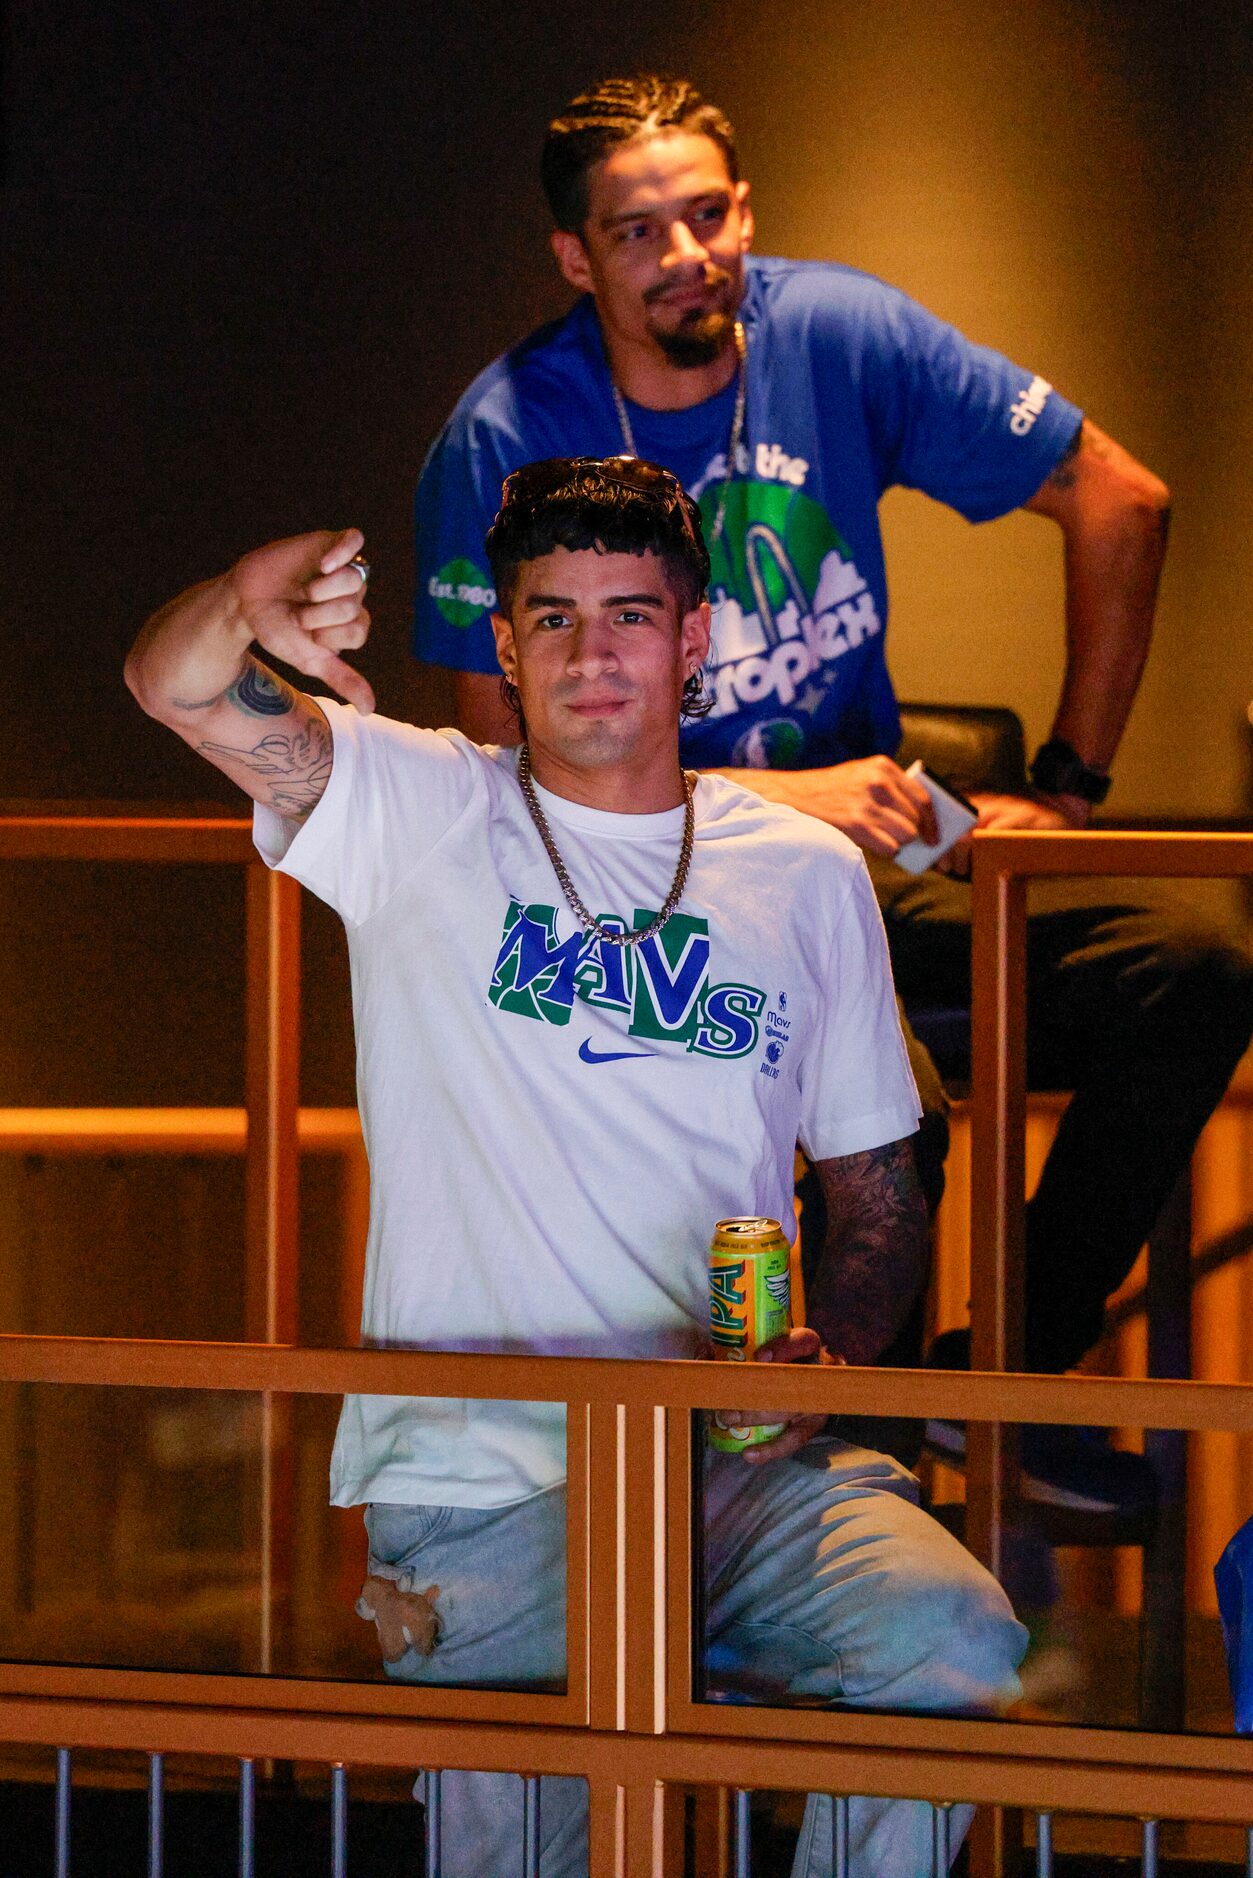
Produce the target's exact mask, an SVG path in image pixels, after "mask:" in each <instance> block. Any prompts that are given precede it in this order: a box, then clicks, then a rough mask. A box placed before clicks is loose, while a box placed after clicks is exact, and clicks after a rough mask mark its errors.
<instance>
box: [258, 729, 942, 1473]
mask: <svg viewBox="0 0 1253 1878" xmlns="http://www.w3.org/2000/svg"><path fill="white" fill-rule="evenodd" d="M323 709H324V710H325V711H326V715H327V718H328V719H329V721H330V725H331V729H332V732H333V735H334V750H335V760H334V765H333V768H332V772H331V779H330V782H329V784H328V785H327V789H326V792H325V794H324V795H323V797H322V799H321V801H320V802H319V803H318V805H317V807H316V808H315V809H314V811H313V813H312V815H311V816H310V817H309V819H308V821H307V822H306V823H305V824H304V826H303V827H302V828H300V829H299V830H298V831H295V832H293V829H292V826H291V825H290V824H287V823H284V822H283V821H281V820H280V819H279V818H278V817H277V816H276V815H275V814H273V813H272V812H271V811H269V810H267V809H263V808H258V810H257V812H256V823H255V833H256V842H257V847H258V849H259V850H260V853H261V854H262V856H263V858H264V859H265V860H266V861H267V862H269V863H270V865H272V866H276V867H282V868H284V869H285V870H286V871H287V872H288V873H290V874H293V875H295V877H296V878H297V879H298V880H301V881H303V882H304V884H305V885H306V886H307V887H309V888H311V889H312V891H313V892H314V893H316V894H318V895H319V897H320V898H322V899H323V900H325V901H327V902H328V904H329V905H331V906H332V907H334V908H335V910H336V911H337V912H338V913H339V914H340V915H341V917H342V919H343V921H344V925H345V927H346V928H347V933H348V947H349V955H350V959H351V965H352V988H353V1012H354V1018H355V1023H356V1036H357V1083H358V1097H359V1101H360V1106H361V1119H362V1126H363V1129H364V1133H365V1142H366V1147H367V1150H368V1152H369V1157H370V1229H369V1240H368V1245H367V1251H366V1275H365V1297H364V1303H363V1310H362V1324H361V1327H362V1334H363V1337H364V1338H365V1339H366V1340H367V1341H368V1342H370V1343H372V1344H380V1343H381V1344H389V1345H404V1346H406V1347H411V1348H419V1349H433V1350H498V1351H500V1350H516V1351H530V1352H535V1353H547V1354H550V1355H563V1354H571V1355H583V1356H586V1355H594V1356H696V1355H701V1354H703V1353H704V1352H705V1350H706V1347H707V1344H706V1325H707V1313H708V1301H707V1292H706V1267H705V1259H706V1253H707V1250H708V1245H709V1240H710V1237H711V1234H712V1229H713V1225H714V1222H715V1221H716V1220H718V1219H721V1218H723V1217H725V1216H727V1215H731V1214H758V1213H762V1214H767V1215H770V1216H772V1217H774V1218H775V1219H778V1220H781V1221H782V1222H783V1226H784V1230H785V1232H787V1233H789V1235H790V1234H791V1232H792V1230H793V1226H792V1222H793V1218H794V1214H793V1207H792V1168H793V1158H794V1148H795V1143H796V1142H797V1140H799V1141H800V1142H801V1144H802V1146H803V1147H804V1148H805V1150H806V1152H807V1153H808V1154H809V1155H810V1156H811V1157H812V1158H813V1159H815V1160H824V1159H827V1158H829V1157H831V1156H834V1155H843V1154H852V1153H855V1152H858V1151H860V1150H862V1149H866V1148H873V1147H879V1146H881V1145H882V1144H883V1143H885V1142H888V1141H895V1140H899V1139H900V1138H901V1137H902V1136H904V1135H908V1134H911V1133H912V1132H913V1130H914V1129H915V1127H916V1126H917V1118H918V1113H919V1110H918V1104H917V1095H916V1091H915V1089H914V1084H913V1078H912V1076H911V1074H910V1070H909V1064H908V1060H907V1058H906V1054H905V1049H904V1045H903V1043H902V1040H901V1034H900V1027H899V1024H898V1022H897V1016H896V1006H895V1001H894V997H893V991H892V980H891V974H890V968H889V966H888V958H887V948H886V945H885V943H884V938H883V928H882V924H881V922H880V918H879V911H878V908H877V906H876V905H875V901H874V896H873V894H872V893H871V890H870V884H869V881H868V878H867V875H866V870H865V867H864V865H863V863H862V860H861V856H860V855H859V853H858V851H857V849H856V848H855V847H854V846H853V845H852V843H851V842H849V841H847V840H845V838H844V837H843V836H842V835H839V834H837V833H835V831H834V830H832V829H830V828H827V827H825V826H824V825H823V824H822V823H820V822H818V821H816V820H814V819H813V818H812V817H809V816H802V815H798V814H795V813H794V812H793V811H792V810H790V809H784V808H778V807H776V806H773V805H771V804H768V803H765V802H763V801H761V799H760V798H759V797H757V796H755V795H753V794H751V793H750V792H749V791H748V790H746V789H743V788H740V787H739V786H738V785H737V784H735V783H731V782H728V781H725V780H724V779H722V778H720V777H717V776H702V777H701V778H700V780H699V782H698V784H697V786H696V796H695V811H696V840H695V846H694V850H693V856H692V865H691V871H690V873H689V876H688V882H687V886H686V889H685V891H684V894H683V898H682V901H681V903H680V906H679V909H678V911H677V912H676V913H675V914H674V915H672V917H671V918H670V920H669V921H668V922H667V924H666V926H665V927H664V928H663V929H662V931H661V933H660V934H659V935H657V937H656V938H654V939H651V940H647V941H645V943H644V944H643V945H641V946H639V947H638V948H627V949H620V948H616V947H612V946H606V945H604V944H602V943H601V942H599V941H598V940H595V939H593V940H591V941H588V940H587V939H585V938H584V937H583V935H582V934H581V933H580V931H579V928H578V926H577V924H576V921H575V919H574V916H573V914H572V913H571V912H570V911H569V909H568V908H567V906H566V905H565V902H564V900H563V898H562V893H561V889H560V887H559V885H558V883H557V879H556V876H555V874H554V872H553V867H552V863H551V862H550V861H549V859H548V856H547V854H546V853H545V851H544V848H543V845H542V843H541V841H540V838H539V835H538V833H537V832H536V830H535V828H534V826H533V824H532V822H531V818H530V816H529V814H528V812H527V808H526V804H525V802H524V800H523V797H522V793H521V791H520V789H519V787H518V781H517V770H516V752H515V751H512V750H498V749H493V748H488V749H483V748H480V747H479V746H478V745H476V744H472V743H470V742H468V741H467V740H466V738H464V737H462V736H461V735H460V734H459V733H458V732H456V731H438V732H433V731H425V730H417V729H415V728H413V727H412V726H411V725H406V724H398V723H393V722H390V721H389V720H387V719H385V718H381V717H370V718H363V717H358V716H357V715H356V713H355V712H354V711H352V710H351V709H349V708H348V707H347V706H344V705H337V704H335V703H324V704H323ZM538 793H539V795H540V800H541V802H542V805H543V808H544V811H545V814H546V815H547V817H548V819H549V823H550V825H551V827H552V830H553V833H554V836H555V839H556V841H557V845H558V847H559V849H560V851H561V854H562V857H563V859H564V860H565V863H566V866H567V868H568V869H569V872H570V876H571V878H572V880H573V882H574V884H575V886H576V888H577V889H578V891H579V892H580V893H581V894H582V896H583V899H584V900H585V901H586V903H587V905H588V906H589V907H590V908H591V909H592V911H593V912H594V913H595V914H596V915H598V917H600V918H601V919H602V920H606V919H610V918H614V919H617V920H619V921H621V922H623V923H624V924H625V925H627V926H635V925H642V924H646V923H647V921H648V919H649V918H650V917H651V915H652V914H653V913H654V912H655V911H656V910H657V908H658V907H660V905H661V904H662V902H663V900H664V898H665V895H666V893H667V891H668V889H669V886H670V882H671V880H672V878H673V875H674V870H675V867H676V865H677V862H678V856H679V846H680V839H681V834H682V827H683V811H682V809H681V808H676V809H673V810H667V811H665V812H664V813H662V814H650V815H619V814H610V813H607V812H605V811H602V810H598V809H590V808H585V807H582V806H580V805H579V804H577V803H573V802H569V801H566V800H565V799H564V798H561V797H558V796H554V795H551V794H550V793H548V792H547V791H544V790H540V791H539V792H538ZM563 1424H564V1410H563V1409H562V1408H561V1407H560V1406H559V1405H551V1404H544V1403H532V1404H517V1403H508V1402H484V1401H461V1400H450V1399H440V1400H438V1401H435V1400H430V1399H421V1400H414V1399H410V1398H407V1397H380V1396H350V1397H348V1398H347V1399H346V1401H345V1403H344V1408H343V1413H342V1415H341V1418H340V1424H339V1432H338V1435H337V1437H336V1442H335V1452H334V1457H333V1460H332V1465H331V1486H332V1498H333V1500H334V1501H335V1503H336V1504H337V1505H342V1506H347V1505H353V1504H356V1503H358V1502H360V1501H363V1500H389V1501H396V1502H400V1503H405V1504H422V1503H434V1504H441V1505H453V1506H477V1507H486V1506H499V1505H506V1504H509V1503H510V1502H513V1501H516V1500H521V1499H525V1498H526V1497H527V1496H529V1495H530V1494H532V1493H536V1492H539V1491H541V1490H543V1489H544V1488H546V1487H549V1486H551V1485H553V1484H554V1483H555V1482H556V1481H558V1480H560V1479H561V1478H562V1476H563V1473H564V1433H563Z"/></svg>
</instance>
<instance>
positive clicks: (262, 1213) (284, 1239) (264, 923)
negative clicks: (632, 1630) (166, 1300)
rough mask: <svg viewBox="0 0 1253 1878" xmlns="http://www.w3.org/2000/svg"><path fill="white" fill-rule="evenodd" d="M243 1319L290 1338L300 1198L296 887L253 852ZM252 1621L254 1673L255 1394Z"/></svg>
mask: <svg viewBox="0 0 1253 1878" xmlns="http://www.w3.org/2000/svg"><path fill="white" fill-rule="evenodd" d="M246 882H247V886H246V894H247V922H246V924H247V941H246V959H247V968H246V969H247V978H246V992H245V1004H246V1020H245V1023H246V1053H245V1069H244V1082H245V1106H246V1108H247V1112H248V1148H247V1160H246V1171H245V1214H244V1218H245V1234H246V1293H245V1329H246V1334H247V1336H248V1338H249V1339H250V1340H252V1341H255V1342H259V1343H295V1342H296V1332H297V1293H296V1274H297V1257H298V1233H299V1202H300V1186H299V1176H300V1149H299V1144H298V1140H297V1117H298V1109H299V1102H300V888H299V886H298V884H297V883H296V881H294V880H292V879H290V878H289V877H288V876H287V875H285V874H278V873H274V872H272V871H271V870H270V869H269V868H267V867H265V866H264V865H263V864H262V863H261V862H260V861H254V862H252V863H251V864H250V865H249V867H248V869H247V872H246ZM260 1466H261V1479H260V1497H261V1505H260V1522H261V1628H260V1639H259V1651H258V1655H259V1662H258V1667H259V1668H260V1670H261V1672H262V1674H263V1675H268V1674H269V1673H271V1672H272V1671H273V1669H274V1667H275V1662H276V1657H277V1654H278V1651H277V1649H276V1645H277V1642H278V1639H279V1637H280V1636H281V1634H282V1632H283V1630H284V1629H285V1628H286V1624H287V1621H288V1618H289V1616H290V1604H291V1578H292V1553H293V1543H292V1453H291V1405H290V1403H289V1402H288V1401H287V1400H286V1398H284V1397H279V1396H275V1395H273V1394H272V1393H271V1392H270V1391H268V1390H267V1391H266V1392H265V1393H264V1394H263V1396H262V1398H261V1457H260Z"/></svg>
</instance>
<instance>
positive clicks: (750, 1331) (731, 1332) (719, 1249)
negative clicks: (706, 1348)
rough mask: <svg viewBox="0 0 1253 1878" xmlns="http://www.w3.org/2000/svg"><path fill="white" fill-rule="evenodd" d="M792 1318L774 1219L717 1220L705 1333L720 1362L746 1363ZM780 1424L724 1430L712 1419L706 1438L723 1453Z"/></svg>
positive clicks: (785, 1261)
mask: <svg viewBox="0 0 1253 1878" xmlns="http://www.w3.org/2000/svg"><path fill="white" fill-rule="evenodd" d="M790 1322H791V1254H790V1251H789V1248H788V1243H787V1240H786V1239H785V1238H784V1237H783V1230H782V1228H781V1227H780V1225H779V1222H778V1220H777V1219H763V1218H757V1217H753V1218H745V1219H720V1220H719V1221H718V1224H717V1226H716V1227H715V1228H714V1237H713V1244H712V1245H711V1246H710V1248H709V1331H710V1336H711V1338H712V1340H713V1347H714V1356H715V1357H716V1358H717V1359H718V1360H719V1361H721V1362H724V1363H726V1362H729V1363H748V1362H751V1361H752V1359H753V1356H754V1355H755V1354H756V1352H757V1350H759V1349H760V1347H761V1345H762V1344H763V1343H768V1342H769V1341H770V1339H771V1338H772V1337H777V1336H779V1335H780V1333H781V1332H782V1331H785V1330H786V1329H787V1328H788V1325H789V1323H790ZM783 1426H784V1424H783V1423H782V1422H774V1423H770V1424H759V1425H757V1426H755V1427H752V1428H724V1427H723V1426H722V1424H721V1422H720V1421H719V1419H718V1416H717V1414H715V1415H714V1416H713V1418H712V1421H711V1423H710V1428H709V1440H710V1443H711V1445H712V1446H713V1447H715V1448H719V1449H721V1450H722V1451H723V1452H724V1453H730V1454H734V1453H738V1452H739V1451H740V1450H741V1449H743V1448H751V1447H759V1446H760V1445H761V1444H762V1443H763V1442H766V1441H772V1440H773V1439H774V1437H775V1436H776V1435H777V1434H779V1433H780V1431H781V1429H782V1428H783Z"/></svg>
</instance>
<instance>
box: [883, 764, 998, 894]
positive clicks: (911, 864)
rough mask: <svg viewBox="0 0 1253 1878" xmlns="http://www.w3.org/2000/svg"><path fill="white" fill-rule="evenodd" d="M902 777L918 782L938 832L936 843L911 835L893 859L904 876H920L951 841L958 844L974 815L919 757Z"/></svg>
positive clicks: (973, 822) (973, 821) (972, 823)
mask: <svg viewBox="0 0 1253 1878" xmlns="http://www.w3.org/2000/svg"><path fill="white" fill-rule="evenodd" d="M905 774H906V775H907V776H909V777H911V778H912V779H913V781H914V782H920V783H921V784H922V786H923V788H924V789H925V790H926V792H927V794H928V795H929V796H930V797H931V806H932V808H933V809H934V810H935V819H936V822H937V824H938V826H939V830H940V839H939V840H938V841H924V840H923V838H922V836H921V835H915V836H914V838H913V840H912V841H907V842H906V843H905V846H904V847H903V848H902V849H901V850H900V852H899V853H898V854H897V856H896V865H897V866H898V867H903V868H904V869H905V872H906V873H907V874H923V873H925V872H926V870H927V869H928V868H929V867H930V866H931V865H932V863H933V862H935V861H938V860H939V858H940V856H941V855H942V854H947V853H948V851H949V849H950V848H951V847H952V846H953V844H954V842H957V841H960V840H961V838H962V836H963V835H964V834H965V833H966V831H967V829H970V828H973V827H974V825H975V823H976V822H977V821H978V819H979V816H978V812H977V811H976V810H975V809H973V808H972V807H971V806H970V804H969V802H967V801H966V799H965V797H964V796H959V795H957V794H956V793H954V792H953V791H952V790H949V789H946V788H945V786H944V784H943V783H942V782H940V781H938V779H937V778H936V777H934V776H933V775H932V774H931V772H930V770H929V769H927V767H926V765H925V764H924V763H923V761H922V759H921V757H920V758H919V759H918V761H917V762H916V763H911V764H910V766H909V768H908V769H907V770H906V771H905Z"/></svg>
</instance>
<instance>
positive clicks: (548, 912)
mask: <svg viewBox="0 0 1253 1878" xmlns="http://www.w3.org/2000/svg"><path fill="white" fill-rule="evenodd" d="M655 917H656V915H655V913H653V912H650V911H647V910H642V909H640V910H637V911H636V913H635V915H634V919H633V921H632V922H631V923H630V924H628V922H627V921H626V920H625V919H623V918H621V917H620V916H618V915H613V914H608V915H603V916H602V917H601V924H602V925H603V926H607V927H609V928H611V929H612V930H616V931H618V932H627V931H638V930H639V928H640V927H641V926H647V925H648V923H649V921H650V920H652V919H654V918H655ZM709 963H710V948H709V922H708V920H704V919H697V918H695V917H693V916H691V915H688V914H683V913H672V914H671V916H670V918H669V919H668V920H667V921H666V924H665V925H664V926H663V927H662V929H661V931H660V932H659V933H655V934H654V935H653V937H652V938H651V939H645V940H644V941H643V943H642V944H640V945H638V946H629V947H623V946H614V945H606V944H605V943H604V942H603V941H602V940H601V939H600V938H599V936H598V935H597V934H596V933H591V934H588V933H584V932H581V931H578V930H575V931H574V932H572V933H571V934H570V935H569V937H568V938H565V939H562V938H561V937H560V936H559V934H558V930H557V909H556V908H555V907H551V906H538V905H530V906H522V905H521V904H520V903H519V902H518V901H517V900H510V902H509V908H508V911H507V912H506V914H505V927H504V932H503V934H502V935H501V941H500V950H499V952H498V953H497V955H496V964H495V966H494V968H493V971H492V982H491V985H490V987H489V988H488V997H489V998H490V999H491V1002H492V1003H493V1004H494V1005H495V1006H496V1008H497V1010H499V1011H511V1012H513V1013H514V1014H515V1015H516V1016H519V1017H529V1018H531V1019H533V1020H535V1021H536V1022H539V1023H542V1024H558V1025H565V1024H568V1023H569V1022H570V1016H571V1013H572V1011H573V1010H574V1007H575V1000H576V999H578V1000H579V1002H580V1003H582V1004H586V1005H591V1006H594V1007H596V1008H598V1009H600V1010H605V1011H614V1012H618V1013H620V1014H621V1015H622V1016H624V1017H626V1018H628V1019H629V1022H628V1023H627V1026H626V1030H627V1035H628V1036H631V1037H640V1038H645V1039H647V1040H648V1041H649V1042H653V1043H662V1042H669V1043H679V1044H682V1045H683V1046H684V1047H685V1048H686V1049H687V1050H689V1051H695V1052H696V1053H697V1054H698V1055H700V1056H713V1057H726V1058H732V1057H744V1056H748V1055H749V1054H750V1053H751V1051H752V1050H753V1049H754V1048H755V1047H756V1044H757V1041H758V1037H759V1035H760V1028H759V1024H758V1017H759V1015H760V1013H761V1010H762V1007H763V1005H764V1004H765V1002H766V994H765V992H764V991H759V990H758V989H757V987H756V986H755V985H741V984H713V983H711V982H710V972H709Z"/></svg>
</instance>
